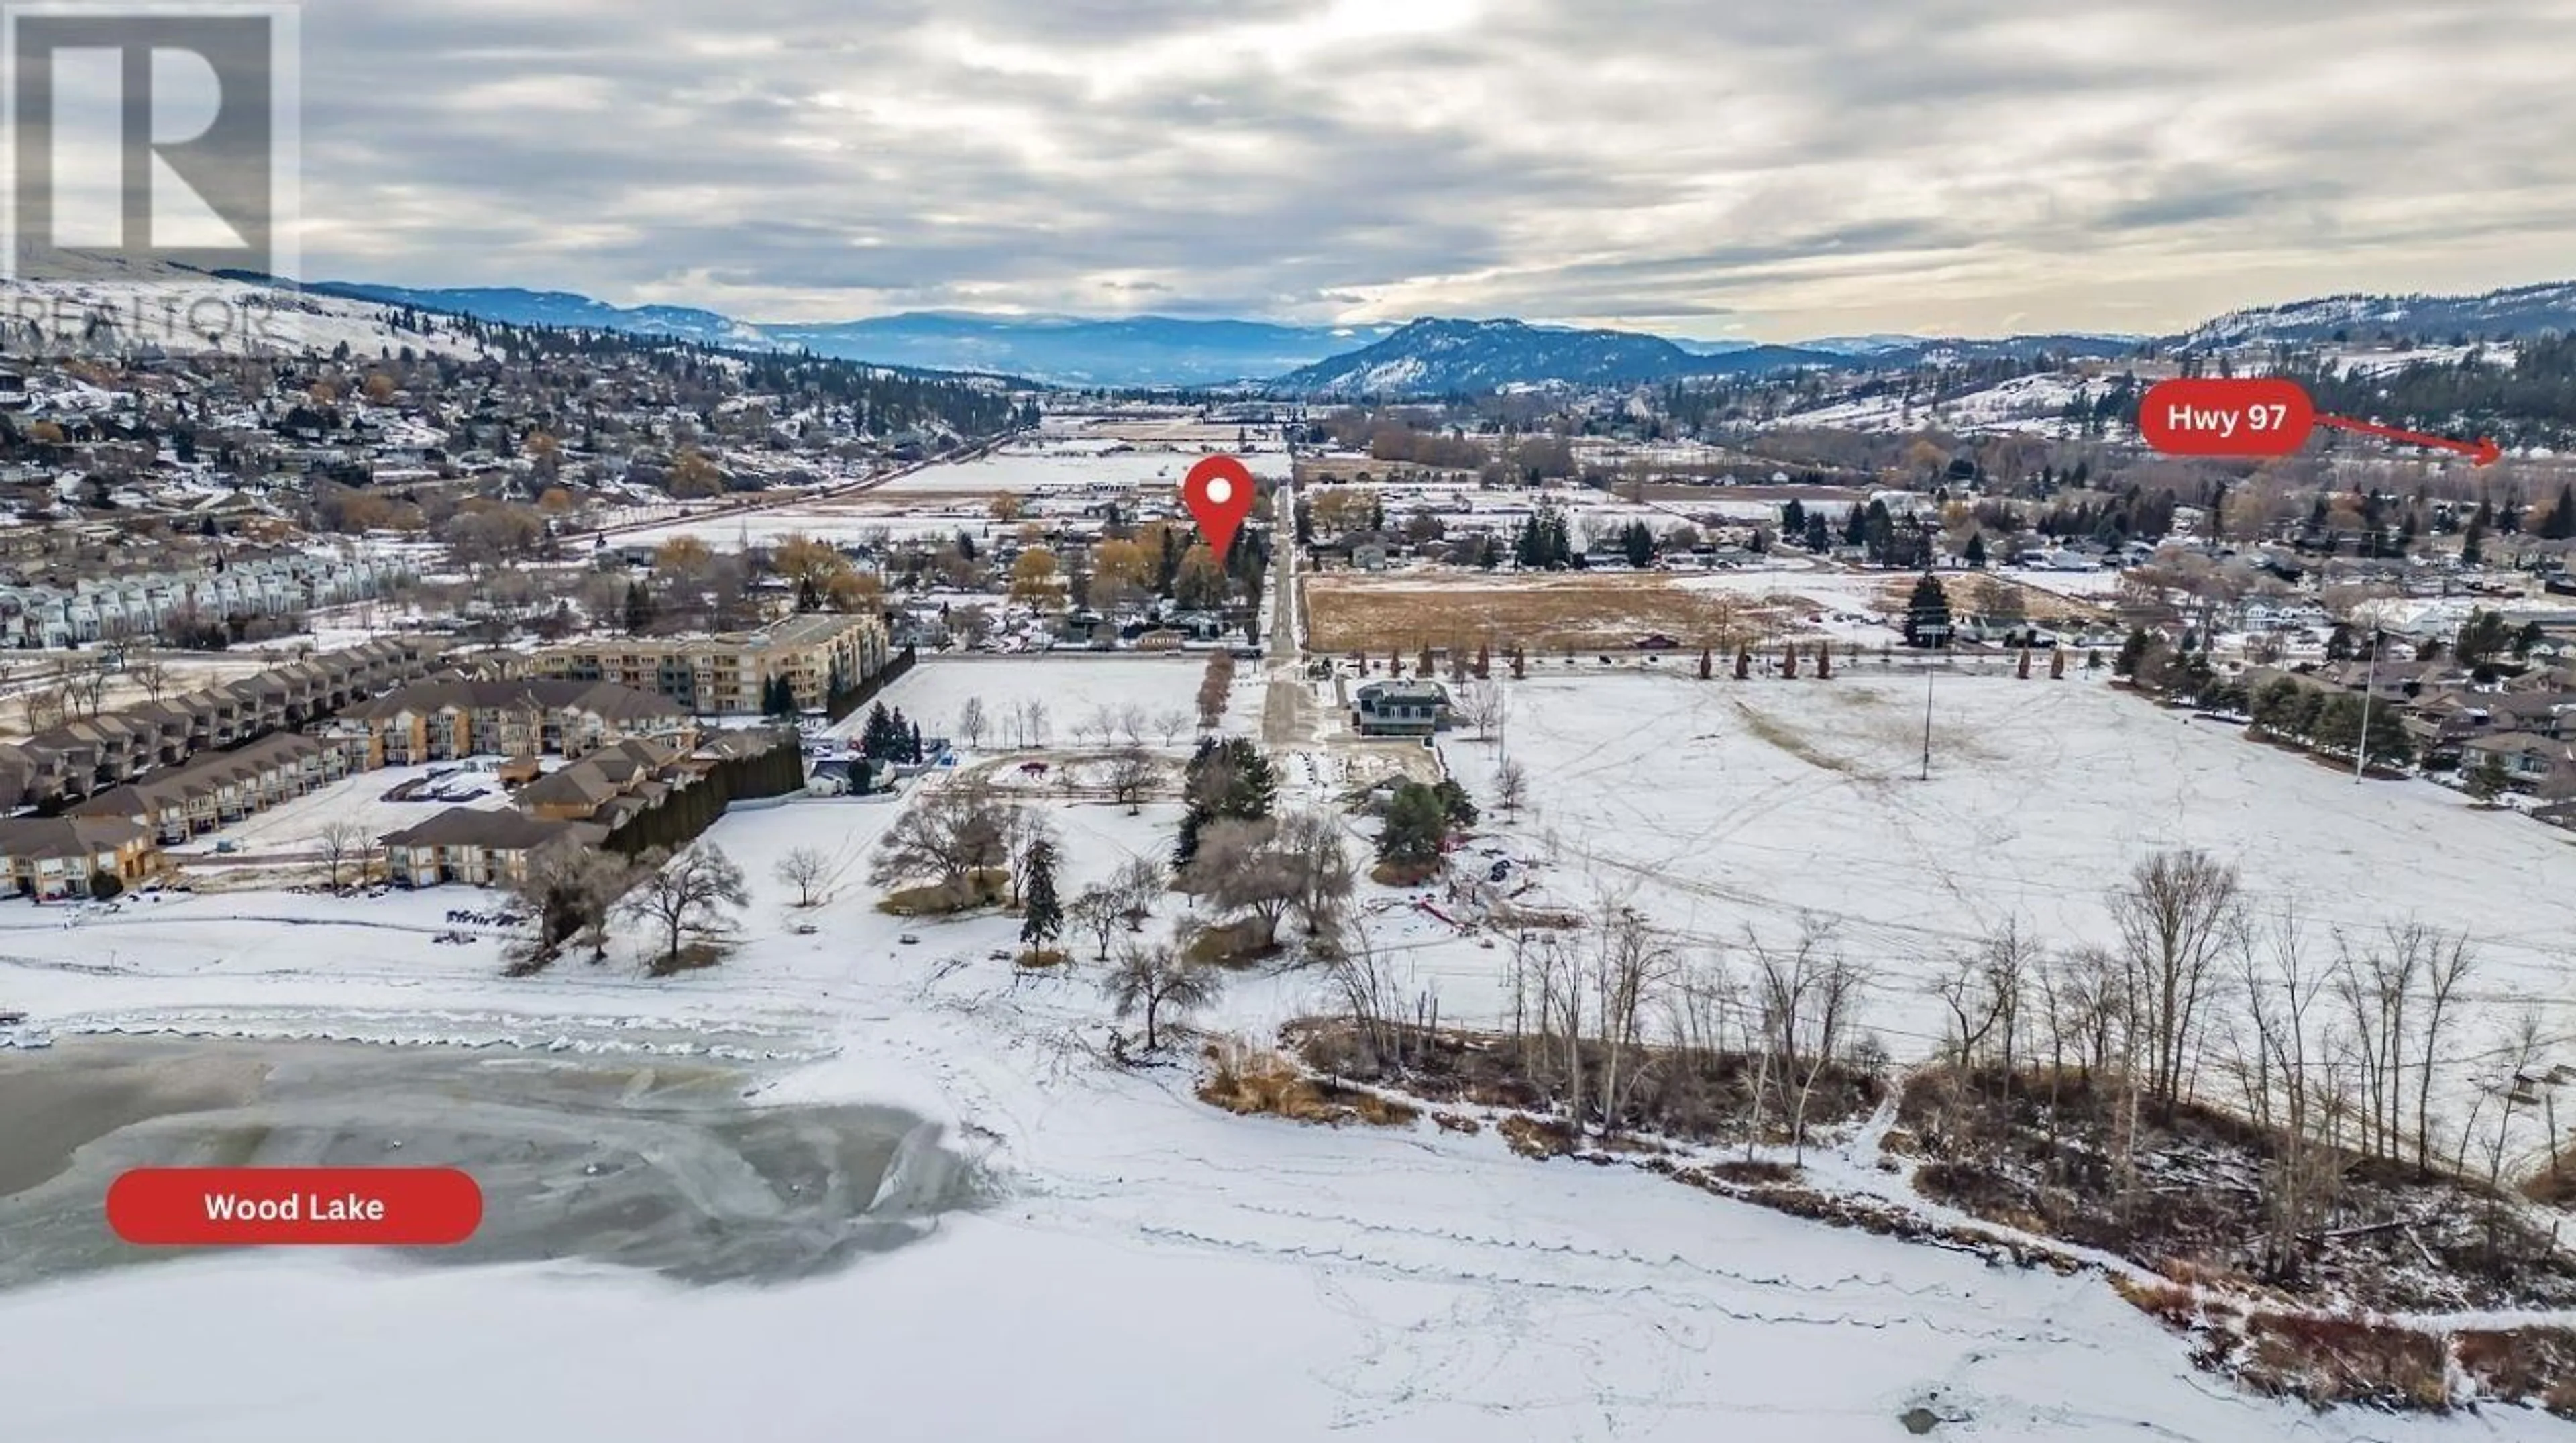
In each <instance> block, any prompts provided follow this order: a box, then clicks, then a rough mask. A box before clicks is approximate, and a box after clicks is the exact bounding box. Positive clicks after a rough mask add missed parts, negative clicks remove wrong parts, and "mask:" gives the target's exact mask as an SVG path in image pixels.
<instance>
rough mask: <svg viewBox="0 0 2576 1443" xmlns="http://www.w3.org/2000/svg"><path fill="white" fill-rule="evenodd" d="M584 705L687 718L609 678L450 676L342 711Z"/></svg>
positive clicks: (599, 711) (625, 716)
mask: <svg viewBox="0 0 2576 1443" xmlns="http://www.w3.org/2000/svg"><path fill="white" fill-rule="evenodd" d="M449 708H454V709H456V710H458V711H514V710H516V711H586V712H590V713H592V714H594V715H597V716H602V717H606V718H607V719H609V720H611V721H661V720H666V719H667V720H673V721H678V720H685V719H686V718H687V716H688V712H687V711H685V710H684V709H682V708H681V706H680V705H679V704H678V703H677V702H674V701H672V700H671V699H670V698H669V697H666V696H663V695H662V694H660V693H659V692H650V691H638V690H636V689H635V688H633V687H630V686H620V685H618V684H617V683H615V682H609V681H548V680H543V679H535V678H532V679H527V680H515V681H475V680H468V679H466V678H463V677H451V678H448V679H446V680H442V681H425V682H421V683H418V684H417V685H413V686H407V687H404V688H403V689H401V690H400V691H396V692H390V693H388V694H386V695H384V696H380V697H377V698H376V699H374V700H373V701H363V702H360V703H358V704H357V705H355V706H352V707H348V708H345V709H343V710H342V712H341V713H340V714H341V715H342V716H344V717H349V718H352V719H354V720H357V721H383V720H389V719H391V718H393V717H396V716H400V715H402V714H403V713H405V712H410V713H412V714H414V715H421V714H425V713H428V712H436V711H445V710H448V709H449Z"/></svg>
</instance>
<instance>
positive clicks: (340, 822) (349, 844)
mask: <svg viewBox="0 0 2576 1443" xmlns="http://www.w3.org/2000/svg"><path fill="white" fill-rule="evenodd" d="M313 840H314V842H315V843H316V844H317V845H319V846H320V847H321V849H322V863H323V865H324V866H325V867H327V868H329V869H330V873H331V890H332V891H334V892H336V891H338V890H340V869H341V867H342V866H343V865H345V864H347V863H349V862H351V861H355V862H356V863H357V864H358V880H359V881H361V882H364V881H365V880H366V879H367V861H368V859H369V857H370V856H371V855H372V854H373V853H374V851H375V847H376V839H375V838H374V837H373V836H371V835H369V834H368V831H367V828H366V826H365V825H364V824H363V823H361V822H359V821H358V820H357V819H356V818H354V817H334V818H332V819H331V820H330V821H327V822H324V823H323V824H322V830H321V831H319V832H317V833H315V834H314V838H313Z"/></svg>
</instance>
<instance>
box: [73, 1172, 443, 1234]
mask: <svg viewBox="0 0 2576 1443" xmlns="http://www.w3.org/2000/svg"><path fill="white" fill-rule="evenodd" d="M482 1223H483V1189H482V1188H481V1187H479V1186H477V1185H476V1183H475V1181H474V1179H473V1178H471V1177H469V1176H467V1175H466V1174H464V1173H462V1172H459V1171H457V1170H456V1169H455V1168H452V1167H147V1168H138V1169H136V1170H135V1171H133V1172H129V1173H126V1174H125V1175H124V1176H122V1177H119V1178H118V1179H117V1180H116V1181H115V1182H114V1183H112V1184H110V1185H109V1187H108V1189H107V1225H108V1226H109V1227H110V1228H113V1229H114V1230H115V1232H116V1235H117V1236H118V1237H120V1238H123V1239H124V1240H125V1241H127V1242H129V1243H134V1244H136V1245H138V1246H142V1247H294V1246H305V1247H442V1246H446V1245H448V1244H452V1243H461V1242H463V1241H465V1240H466V1239H467V1238H470V1237H472V1236H474V1230H475V1229H476V1228H478V1227H480V1226H482Z"/></svg>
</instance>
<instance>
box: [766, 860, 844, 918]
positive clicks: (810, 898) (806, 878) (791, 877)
mask: <svg viewBox="0 0 2576 1443" xmlns="http://www.w3.org/2000/svg"><path fill="white" fill-rule="evenodd" d="M776 875H777V878H778V880H779V883H780V884H781V885H783V886H789V887H793V888H795V889H796V905H797V906H799V907H811V906H813V905H814V900H815V894H816V893H817V892H818V891H819V890H821V888H822V886H823V884H824V883H826V882H829V881H830V880H832V859H831V858H830V857H828V856H825V855H824V854H823V852H822V850H821V849H820V848H817V847H798V848H796V849H795V850H794V851H791V852H789V853H788V854H787V855H786V856H783V857H781V858H779V859H778V869H777V872H776Z"/></svg>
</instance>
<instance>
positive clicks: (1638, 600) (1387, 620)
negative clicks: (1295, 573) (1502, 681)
mask: <svg viewBox="0 0 2576 1443" xmlns="http://www.w3.org/2000/svg"><path fill="white" fill-rule="evenodd" d="M1815 609H1816V608H1815V606H1814V605H1813V604H1812V603H1809V602H1804V601H1800V600H1798V599H1796V598H1794V597H1776V598H1774V597H1749V596H1736V595H1730V594H1727V593H1724V592H1718V591H1708V590H1692V589H1689V588H1686V587H1683V586H1680V585H1677V584H1675V582H1674V579H1673V578H1672V577H1669V576H1662V575H1656V574H1653V573H1646V574H1639V573H1634V572H1623V573H1620V574H1617V575H1603V576H1583V575H1579V574H1561V575H1547V576H1531V575H1521V576H1508V577H1492V576H1481V575H1470V574H1467V573H1463V572H1461V573H1455V574H1452V575H1447V576H1442V577H1440V578H1439V579H1437V580H1425V579H1421V578H1414V577H1407V578H1403V579H1395V578H1381V577H1365V576H1353V575H1349V574H1326V575H1320V576H1314V577H1310V578H1308V579H1307V582H1306V611H1307V627H1308V631H1309V645H1310V647H1311V648H1312V649H1313V650H1315V651H1317V652H1322V653H1343V652H1352V651H1366V652H1370V653H1385V652H1390V651H1402V652H1403V653H1404V654H1405V655H1406V657H1407V658H1408V659H1410V658H1411V657H1412V655H1413V653H1415V652H1416V651H1419V650H1420V649H1421V648H1423V647H1426V646H1428V647H1435V648H1449V647H1460V648H1464V649H1468V650H1472V649H1474V648H1475V647H1476V646H1478V645H1485V646H1490V647H1492V648H1493V650H1494V651H1495V653H1496V654H1498V655H1499V654H1500V653H1502V652H1504V651H1507V650H1508V649H1510V648H1511V647H1513V646H1515V645H1517V646H1522V647H1526V648H1528V649H1529V650H1530V651H1532V652H1534V653H1538V654H1541V655H1544V654H1546V653H1549V652H1553V651H1561V650H1565V649H1567V648H1574V649H1578V650H1582V649H1590V650H1604V649H1608V648H1613V647H1616V648H1619V649H1621V650H1626V649H1628V648H1629V647H1631V646H1633V645H1634V644H1635V643H1636V641H1637V639H1638V638H1639V637H1641V636H1644V635H1646V634H1647V633H1649V632H1661V633H1663V634H1664V635H1666V636H1669V637H1672V638H1673V639H1675V640H1676V641H1679V642H1680V643H1682V645H1683V646H1684V647H1685V648H1688V649H1690V650H1693V651H1696V650H1698V649H1699V648H1701V647H1714V648H1716V649H1718V650H1720V651H1728V652H1731V651H1733V650H1734V648H1735V647H1736V646H1737V645H1738V644H1740V643H1743V642H1748V641H1750V642H1761V641H1764V640H1768V639H1770V638H1772V637H1774V636H1779V635H1782V634H1784V633H1786V632H1787V631H1788V630H1789V629H1790V628H1791V624H1792V622H1793V621H1795V620H1797V619H1801V618H1803V617H1804V615H1805V614H1806V613H1808V612H1811V611H1813V610H1815Z"/></svg>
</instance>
